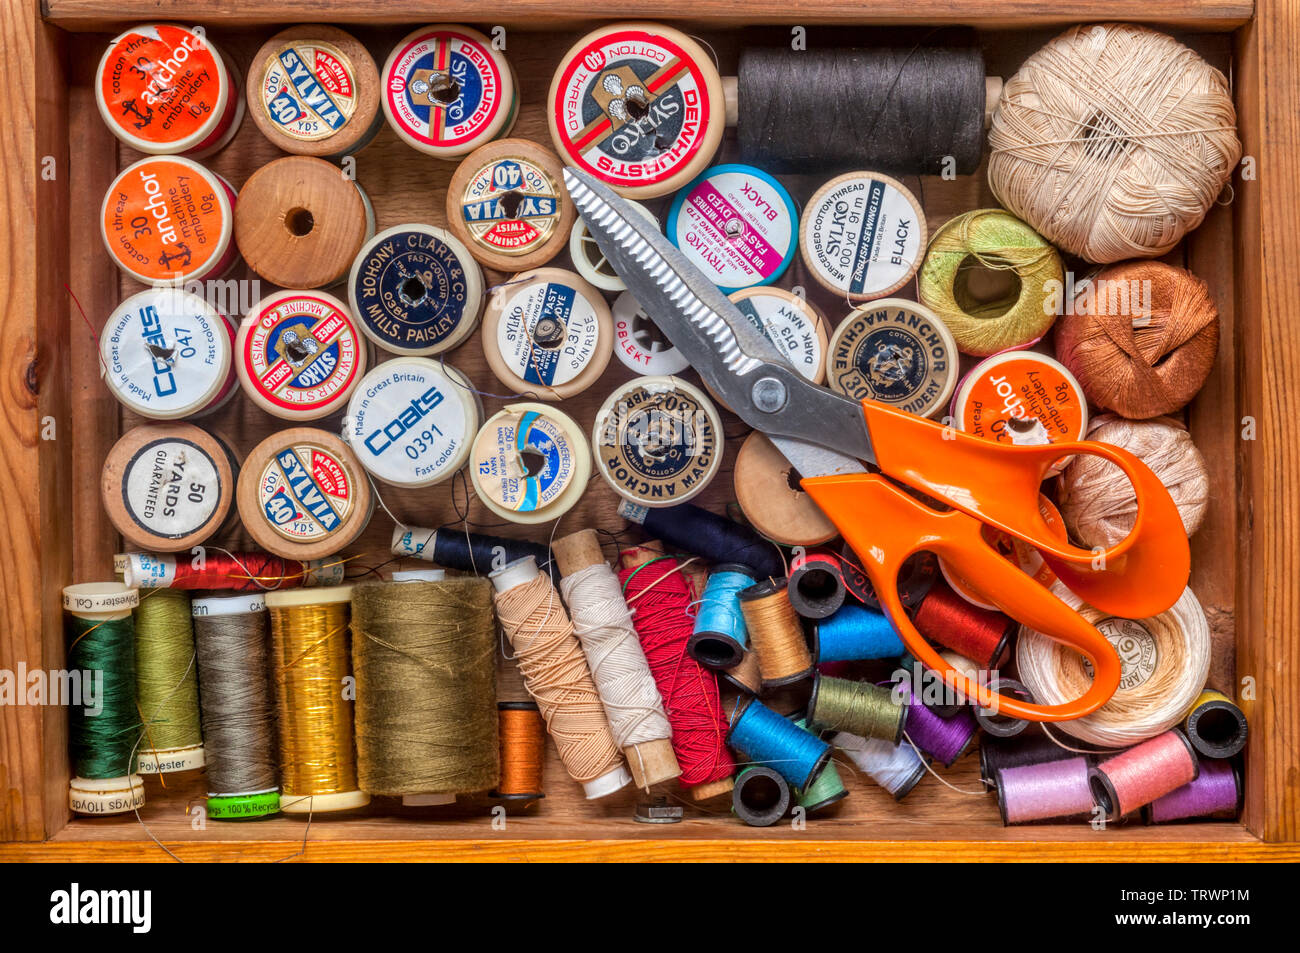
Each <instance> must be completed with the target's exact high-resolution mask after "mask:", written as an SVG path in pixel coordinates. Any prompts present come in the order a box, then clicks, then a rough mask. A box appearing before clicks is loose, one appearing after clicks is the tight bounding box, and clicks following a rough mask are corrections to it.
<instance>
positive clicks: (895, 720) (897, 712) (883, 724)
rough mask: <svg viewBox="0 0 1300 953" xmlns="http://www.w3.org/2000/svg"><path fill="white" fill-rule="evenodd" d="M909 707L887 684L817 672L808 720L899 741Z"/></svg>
mask: <svg viewBox="0 0 1300 953" xmlns="http://www.w3.org/2000/svg"><path fill="white" fill-rule="evenodd" d="M907 711H908V706H906V705H902V704H899V700H898V698H896V697H895V695H894V692H892V691H891V690H890V689H889V688H888V687H886V686H884V685H873V684H871V683H870V682H854V681H850V680H849V679H847V678H832V677H831V676H829V675H822V674H821V673H820V672H817V673H814V674H813V683H812V694H811V695H810V696H809V697H808V721H809V722H810V723H811V724H812V725H814V726H816V727H818V728H823V729H826V730H831V731H847V732H849V733H850V734H854V735H857V736H859V737H861V738H880V739H882V740H884V741H888V742H890V743H892V744H898V743H899V742H900V741H902V740H903V728H904V726H905V725H906V724H907Z"/></svg>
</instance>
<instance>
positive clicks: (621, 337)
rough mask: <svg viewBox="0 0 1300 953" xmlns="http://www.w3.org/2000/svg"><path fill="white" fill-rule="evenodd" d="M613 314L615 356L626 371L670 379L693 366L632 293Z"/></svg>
mask: <svg viewBox="0 0 1300 953" xmlns="http://www.w3.org/2000/svg"><path fill="white" fill-rule="evenodd" d="M579 270H581V269H579ZM584 274H585V272H584ZM611 310H612V315H613V319H614V353H615V354H616V355H618V359H619V360H620V361H622V362H623V366H624V367H626V368H628V369H629V370H632V371H635V372H636V373H637V374H644V375H647V376H650V377H668V376H671V375H673V374H677V373H679V372H681V371H684V370H686V369H687V368H688V367H690V366H691V364H690V361H688V360H687V359H686V356H685V355H684V354H682V352H681V351H679V350H677V348H675V347H673V345H672V342H670V341H669V340H668V338H666V337H665V336H664V334H663V332H662V331H660V330H659V328H658V326H657V325H656V324H655V323H654V321H653V320H652V319H651V318H650V316H649V315H648V314H646V313H645V309H644V308H642V307H641V305H640V304H638V303H637V300H636V298H634V297H632V292H630V291H624V292H623V293H622V294H620V295H619V296H618V297H617V298H615V299H614V306H613V308H612V309H611Z"/></svg>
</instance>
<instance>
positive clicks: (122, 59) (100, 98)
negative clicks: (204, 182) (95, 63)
mask: <svg viewBox="0 0 1300 953" xmlns="http://www.w3.org/2000/svg"><path fill="white" fill-rule="evenodd" d="M95 103H96V104H97V105H98V106H99V114H100V116H102V117H103V119H104V122H105V123H106V124H107V125H108V128H109V129H110V130H111V131H112V133H113V135H115V136H117V138H118V139H120V140H121V141H122V142H124V143H126V144H127V145H128V146H130V147H131V148H132V149H136V150H138V151H140V152H144V153H148V154H150V155H179V154H184V155H187V156H189V157H191V158H196V159H197V158H202V157H203V156H205V155H208V154H210V153H213V152H216V151H217V150H218V149H221V148H222V147H223V146H225V145H226V144H227V143H228V142H230V140H231V139H232V138H233V137H234V135H235V133H236V132H237V131H238V130H239V124H240V121H241V120H242V119H243V117H244V99H243V97H242V96H241V95H240V94H239V80H238V75H237V74H236V73H235V71H234V69H233V67H231V66H228V65H227V64H226V61H225V59H223V58H222V56H221V54H220V53H219V52H218V51H217V48H216V47H215V46H214V45H213V44H212V41H211V40H209V39H208V38H207V36H206V35H204V34H203V33H202V32H200V31H198V30H191V29H189V28H187V27H183V26H178V25H176V24H172V23H150V24H142V25H140V26H136V27H132V28H131V29H129V30H127V31H126V32H125V33H122V34H120V35H118V36H117V37H115V38H114V39H113V40H112V42H110V43H109V44H108V49H106V50H105V51H104V55H103V57H102V58H101V59H100V61H99V69H98V71H97V72H96V81H95Z"/></svg>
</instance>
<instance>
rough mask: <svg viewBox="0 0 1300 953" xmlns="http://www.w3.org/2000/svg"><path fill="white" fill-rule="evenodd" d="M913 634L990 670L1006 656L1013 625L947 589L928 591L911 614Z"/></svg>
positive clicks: (1008, 620) (1000, 616) (995, 613)
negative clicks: (917, 634) (918, 634)
mask: <svg viewBox="0 0 1300 953" xmlns="http://www.w3.org/2000/svg"><path fill="white" fill-rule="evenodd" d="M912 621H913V623H914V624H915V625H916V631H918V632H920V633H921V635H923V636H925V638H927V639H929V640H930V641H931V642H936V643H938V644H939V645H942V646H944V647H945V648H949V649H952V650H953V651H955V652H959V653H961V654H962V655H964V656H966V657H968V658H971V659H973V660H974V661H975V663H976V667H978V668H982V669H986V670H992V669H995V668H997V665H998V663H999V662H1000V661H1001V660H1002V659H1003V658H1004V657H1005V656H1006V654H1007V649H1008V647H1009V646H1010V645H1011V636H1012V634H1013V633H1014V632H1015V631H1016V622H1015V620H1014V619H1011V618H1010V617H1008V616H1005V615H1003V614H1002V613H1001V612H998V611H997V610H996V609H985V608H983V607H982V606H978V605H974V604H972V603H971V602H969V601H967V600H966V599H963V598H962V597H961V596H960V594H958V593H956V592H955V591H954V590H952V589H949V588H948V587H947V586H937V587H934V588H932V589H931V590H930V593H929V595H927V596H926V597H925V599H924V601H922V602H921V604H920V605H919V606H918V607H917V609H916V612H915V613H913V616H912Z"/></svg>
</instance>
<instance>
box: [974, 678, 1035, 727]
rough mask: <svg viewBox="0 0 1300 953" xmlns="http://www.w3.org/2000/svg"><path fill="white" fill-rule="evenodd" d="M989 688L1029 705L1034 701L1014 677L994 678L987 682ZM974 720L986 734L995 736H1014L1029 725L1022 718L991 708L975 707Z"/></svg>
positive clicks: (1027, 690)
mask: <svg viewBox="0 0 1300 953" xmlns="http://www.w3.org/2000/svg"><path fill="white" fill-rule="evenodd" d="M989 690H990V691H993V692H997V693H998V694H999V695H1009V696H1011V697H1012V698H1015V699H1017V700H1018V701H1022V702H1028V703H1029V704H1031V705H1032V704H1033V703H1034V696H1033V695H1032V694H1030V692H1029V689H1027V688H1025V686H1024V685H1022V684H1021V683H1020V682H1018V681H1016V680H1015V679H1014V678H1001V677H999V678H995V679H993V680H992V681H991V682H989ZM975 721H976V722H978V724H979V726H980V727H981V728H982V729H984V733H985V734H986V735H992V736H993V737H995V738H1014V737H1015V736H1016V735H1018V734H1020V733H1021V732H1022V731H1024V730H1025V729H1026V728H1028V727H1029V722H1027V721H1025V720H1024V719H1022V718H1013V717H1012V716H1010V715H1006V714H1003V713H1002V712H1000V711H994V710H993V709H992V708H978V707H977V708H976V709H975Z"/></svg>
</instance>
